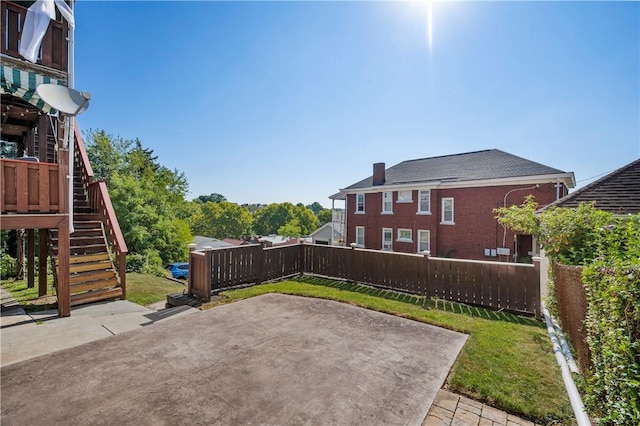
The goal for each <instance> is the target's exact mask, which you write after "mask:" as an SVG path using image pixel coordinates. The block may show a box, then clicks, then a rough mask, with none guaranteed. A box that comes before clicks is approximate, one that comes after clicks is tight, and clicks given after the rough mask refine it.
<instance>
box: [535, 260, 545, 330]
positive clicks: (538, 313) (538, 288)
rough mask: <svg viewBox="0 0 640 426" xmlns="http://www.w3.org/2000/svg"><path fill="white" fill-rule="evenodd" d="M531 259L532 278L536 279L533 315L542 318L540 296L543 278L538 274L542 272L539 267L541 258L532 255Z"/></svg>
mask: <svg viewBox="0 0 640 426" xmlns="http://www.w3.org/2000/svg"><path fill="white" fill-rule="evenodd" d="M532 260H533V271H534V274H533V275H534V277H535V278H534V280H536V281H537V282H536V284H537V285H536V286H535V289H536V306H535V310H536V312H535V316H536V317H537V318H542V300H541V299H542V297H541V296H540V295H541V294H542V285H543V279H542V277H541V276H540V274H541V273H542V270H541V269H540V260H541V258H540V257H539V256H534V257H533V258H532Z"/></svg>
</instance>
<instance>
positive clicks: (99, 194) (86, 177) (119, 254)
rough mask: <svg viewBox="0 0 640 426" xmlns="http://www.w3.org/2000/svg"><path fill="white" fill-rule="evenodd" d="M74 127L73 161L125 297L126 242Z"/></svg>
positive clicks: (76, 126) (77, 130)
mask: <svg viewBox="0 0 640 426" xmlns="http://www.w3.org/2000/svg"><path fill="white" fill-rule="evenodd" d="M74 129H75V138H74V140H75V146H74V147H75V161H76V164H77V165H78V166H79V167H80V175H81V180H82V182H83V186H85V188H86V193H87V196H88V200H89V206H91V211H92V212H94V213H97V214H98V215H100V218H101V221H102V223H103V224H104V226H105V231H106V235H107V240H108V241H109V244H110V245H111V249H112V250H113V253H114V256H115V259H114V261H115V267H116V269H117V271H118V278H119V281H120V286H121V287H122V298H123V299H124V298H125V297H126V288H127V287H126V283H127V253H128V252H129V250H128V249H127V243H126V242H125V240H124V236H123V235H122V231H121V230H120V224H119V223H118V218H117V217H116V213H115V211H114V210H113V204H112V203H111V197H109V191H107V184H106V183H104V181H101V180H100V181H95V180H94V175H93V169H92V167H91V163H90V162H89V156H88V155H87V150H86V149H85V146H84V143H83V142H82V135H81V134H80V129H79V128H78V123H77V122H76V123H75V125H74Z"/></svg>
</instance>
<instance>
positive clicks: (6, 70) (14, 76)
mask: <svg viewBox="0 0 640 426" xmlns="http://www.w3.org/2000/svg"><path fill="white" fill-rule="evenodd" d="M0 80H1V82H0V83H1V86H2V89H1V90H2V94H9V95H12V96H17V97H18V98H20V99H22V100H25V101H27V102H29V103H30V104H31V105H33V106H35V107H36V108H38V109H39V110H41V111H43V112H45V113H47V114H55V113H56V112H57V111H56V110H55V109H53V108H52V107H51V106H49V105H48V104H47V103H45V102H44V101H43V100H42V99H41V98H40V97H39V96H38V94H37V93H36V87H38V86H39V85H40V84H43V83H51V84H58V85H61V86H66V84H65V82H64V80H58V79H57V78H51V77H47V76H44V75H42V74H36V73H32V72H27V71H23V70H20V69H17V68H12V67H9V66H7V65H0Z"/></svg>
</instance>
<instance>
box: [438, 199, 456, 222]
mask: <svg viewBox="0 0 640 426" xmlns="http://www.w3.org/2000/svg"><path fill="white" fill-rule="evenodd" d="M441 223H447V224H453V223H454V222H453V198H443V199H442V222H441Z"/></svg>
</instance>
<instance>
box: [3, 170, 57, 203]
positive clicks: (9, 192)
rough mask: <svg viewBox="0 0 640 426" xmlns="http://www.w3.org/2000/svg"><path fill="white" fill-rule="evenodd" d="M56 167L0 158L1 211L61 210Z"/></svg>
mask: <svg viewBox="0 0 640 426" xmlns="http://www.w3.org/2000/svg"><path fill="white" fill-rule="evenodd" d="M59 178H60V177H59V166H58V165H57V164H49V163H35V162H31V161H23V160H8V159H6V158H2V159H0V186H1V187H2V190H1V191H2V195H1V196H0V211H1V212H2V213H59V212H60V213H62V211H61V205H60V194H59V185H58V182H59V181H58V180H59Z"/></svg>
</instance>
